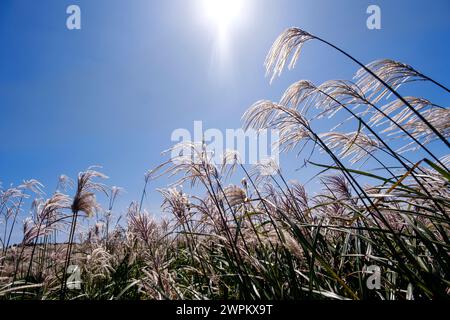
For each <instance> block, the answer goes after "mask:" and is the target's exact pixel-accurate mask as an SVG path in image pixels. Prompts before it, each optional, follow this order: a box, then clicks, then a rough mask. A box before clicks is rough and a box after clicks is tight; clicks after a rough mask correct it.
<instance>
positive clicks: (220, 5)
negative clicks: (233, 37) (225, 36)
mask: <svg viewBox="0 0 450 320" xmlns="http://www.w3.org/2000/svg"><path fill="white" fill-rule="evenodd" d="M243 1H244V0H203V7H204V10H205V13H206V15H207V18H208V19H210V20H211V21H213V22H215V23H216V24H217V25H218V26H219V27H220V28H225V27H228V26H229V25H230V24H231V23H233V22H235V21H236V20H237V19H238V18H239V17H240V15H241V13H242V9H243Z"/></svg>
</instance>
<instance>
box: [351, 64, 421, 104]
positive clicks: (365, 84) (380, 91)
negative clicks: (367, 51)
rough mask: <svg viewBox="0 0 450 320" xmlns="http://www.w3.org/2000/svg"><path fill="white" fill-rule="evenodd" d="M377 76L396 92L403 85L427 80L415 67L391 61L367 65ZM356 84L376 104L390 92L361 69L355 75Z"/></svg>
mask: <svg viewBox="0 0 450 320" xmlns="http://www.w3.org/2000/svg"><path fill="white" fill-rule="evenodd" d="M366 67H367V68H368V69H370V70H371V71H372V72H373V73H374V74H375V75H377V76H378V77H379V78H380V79H382V80H383V81H384V82H385V83H387V84H388V85H389V86H390V87H392V88H393V89H394V90H397V89H398V88H399V87H400V86H401V85H402V84H404V83H408V82H413V81H424V80H426V78H425V77H424V76H423V75H422V74H421V73H420V72H418V71H417V70H415V69H414V68H413V67H411V66H409V65H407V64H404V63H401V62H398V61H394V60H390V59H384V60H376V61H373V62H371V63H369V64H367V65H366ZM354 78H355V80H356V84H357V85H358V86H359V87H361V88H362V90H363V91H364V92H365V93H366V94H367V95H368V98H369V99H371V100H372V101H373V102H374V103H377V102H378V101H380V100H381V99H382V98H383V97H385V96H386V95H387V94H388V93H390V91H389V90H388V89H387V88H386V87H385V86H384V85H383V84H382V83H380V81H378V80H377V79H376V78H374V77H373V76H372V75H370V74H369V73H367V71H366V70H364V69H363V68H361V69H359V70H358V71H357V73H356V75H355V77H354Z"/></svg>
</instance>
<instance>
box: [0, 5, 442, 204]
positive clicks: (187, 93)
mask: <svg viewBox="0 0 450 320" xmlns="http://www.w3.org/2000/svg"><path fill="white" fill-rule="evenodd" d="M243 1H245V0H243ZM246 2H247V4H246V8H247V9H246V10H245V12H244V17H245V18H243V19H239V20H238V21H236V22H235V24H234V25H233V26H232V27H231V28H230V30H229V34H228V36H229V41H228V45H229V47H228V50H227V52H228V56H227V59H226V62H221V59H220V58H219V57H218V54H217V48H216V42H217V40H216V38H217V30H216V28H215V25H214V23H213V22H212V21H211V20H208V19H206V15H205V14H204V12H202V8H201V6H200V5H199V0H164V1H162V0H160V1H150V0H95V1H92V0H78V1H77V0H70V1H65V0H41V1H34V0H2V1H1V2H0V136H1V142H0V181H2V183H3V186H8V185H10V184H15V185H16V184H19V183H20V182H21V181H22V179H30V178H35V179H38V180H40V181H41V182H42V183H44V185H46V187H47V191H48V193H51V192H52V191H53V190H54V188H55V185H56V181H57V177H58V176H59V175H60V174H67V175H69V176H71V177H76V174H77V172H79V171H81V170H83V169H86V168H87V167H88V166H90V165H102V166H103V172H105V173H106V174H107V175H109V176H110V177H111V178H110V180H109V181H108V184H110V185H117V186H121V187H124V188H125V189H126V190H127V194H126V195H125V196H123V198H122V200H121V201H122V203H123V204H125V203H128V202H130V201H131V200H133V199H138V198H139V194H140V191H141V188H142V183H143V174H144V173H145V172H146V171H147V170H148V169H151V168H153V167H155V166H156V165H158V164H159V163H160V162H162V161H163V160H164V159H163V158H162V157H161V155H160V152H161V151H163V150H165V149H167V148H168V147H170V146H171V144H172V143H171V141H170V136H171V133H172V131H173V130H174V129H177V128H186V129H189V130H192V128H193V121H194V120H202V121H203V123H204V127H205V128H218V129H221V130H225V129H226V128H239V127H240V126H241V120H240V118H241V115H242V114H243V112H244V111H245V110H246V109H247V108H248V107H249V106H250V105H251V104H252V103H253V102H255V101H257V100H259V99H273V100H278V99H279V97H280V95H281V94H282V92H283V91H284V89H286V88H287V87H288V85H289V84H290V83H292V82H293V81H296V80H300V79H310V80H312V81H314V82H316V83H321V82H323V81H325V80H328V79H344V78H345V79H350V78H351V77H352V75H353V73H354V72H355V71H356V69H357V67H356V66H355V65H354V64H352V63H351V62H349V61H347V60H346V59H345V58H344V57H343V56H341V55H339V54H337V53H336V52H333V51H332V50H330V49H329V48H327V47H324V46H323V45H320V44H318V43H312V42H311V43H308V44H307V45H306V46H305V48H304V51H303V55H302V57H301V60H300V62H299V64H298V66H297V68H296V69H295V70H293V71H290V72H285V73H284V74H283V76H282V77H281V78H280V79H277V80H276V81H275V82H274V83H273V84H272V85H269V81H268V79H267V78H265V76H264V74H265V70H264V68H263V61H264V58H265V55H266V53H267V51H268V50H269V48H270V46H271V44H272V42H273V40H274V39H275V38H276V37H277V36H278V34H279V33H280V32H281V31H282V30H284V29H285V28H287V27H290V26H299V27H302V28H304V29H305V30H308V31H309V32H311V33H314V34H317V35H319V36H321V37H323V38H325V39H328V40H330V41H331V42H333V43H335V44H337V45H339V46H341V47H342V48H344V49H346V50H348V51H349V52H351V53H352V54H353V55H354V56H356V57H358V58H360V59H361V60H362V61H364V62H370V61H372V60H375V59H378V58H386V57H389V58H392V59H395V60H399V61H403V62H406V63H408V64H411V65H413V66H415V67H416V68H417V69H418V70H420V71H422V72H423V73H425V74H427V75H431V76H432V77H434V78H435V79H437V80H438V81H441V82H443V83H444V84H446V85H447V86H448V85H449V83H448V75H449V74H450V63H449V57H450V44H449V36H450V23H449V21H450V19H449V14H450V2H449V1H447V0H442V1H437V0H435V1H432V2H430V1H407V0H398V1H362V0H354V1H350V0H346V1H339V2H338V1H332V0H314V1H313V0H308V1H307V0H248V1H246ZM70 4H76V5H79V6H80V7H81V10H82V29H81V30H76V31H69V30H67V29H66V26H65V22H66V18H67V14H66V8H67V6H68V5H70ZM369 4H377V5H379V6H380V7H381V10H382V30H377V31H371V30H368V29H367V28H366V19H367V16H368V15H367V14H366V8H367V7H368V5H369ZM420 95H423V96H426V97H428V98H430V99H432V100H433V101H434V102H436V103H438V104H442V105H445V106H448V104H449V102H450V101H449V97H448V95H447V96H444V95H443V94H442V91H439V90H436V88H435V87H432V86H430V85H426V84H425V85H423V86H421V87H420ZM283 161H284V162H285V163H284V164H285V166H286V167H287V168H290V169H292V170H293V169H294V168H295V167H296V166H297V162H296V160H295V158H294V157H291V158H290V159H289V158H286V159H283ZM296 175H297V176H296ZM292 177H293V178H295V179H298V180H302V176H301V173H299V172H297V173H296V172H293V173H292ZM165 183H166V181H165V180H161V181H159V182H155V183H153V184H152V185H151V186H150V188H151V189H153V188H155V187H161V186H163V185H164V184H165ZM146 206H147V207H148V208H150V209H151V210H152V211H156V210H157V208H158V206H159V197H158V196H157V195H156V194H151V195H150V196H149V197H148V199H147V201H146Z"/></svg>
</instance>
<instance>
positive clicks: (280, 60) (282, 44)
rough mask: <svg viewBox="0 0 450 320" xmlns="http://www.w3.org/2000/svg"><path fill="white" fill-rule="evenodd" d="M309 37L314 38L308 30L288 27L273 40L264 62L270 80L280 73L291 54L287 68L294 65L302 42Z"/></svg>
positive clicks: (309, 38)
mask: <svg viewBox="0 0 450 320" xmlns="http://www.w3.org/2000/svg"><path fill="white" fill-rule="evenodd" d="M311 39H314V36H312V35H311V34H309V33H308V32H306V31H303V30H301V29H299V28H289V29H286V30H285V31H284V32H283V33H282V34H281V35H280V36H279V37H278V38H277V40H275V42H274V44H273V45H272V47H271V49H270V51H269V54H268V55H267V57H266V61H265V63H264V65H265V67H266V73H267V76H270V77H271V79H270V81H271V82H272V81H273V80H274V79H275V77H276V76H280V75H281V73H282V71H283V69H284V67H285V65H286V63H288V61H289V58H290V57H291V56H292V57H291V59H290V63H289V68H290V69H292V68H293V67H294V66H295V64H296V62H297V60H298V58H299V56H300V53H301V49H302V47H303V45H304V43H305V42H307V41H308V40H311Z"/></svg>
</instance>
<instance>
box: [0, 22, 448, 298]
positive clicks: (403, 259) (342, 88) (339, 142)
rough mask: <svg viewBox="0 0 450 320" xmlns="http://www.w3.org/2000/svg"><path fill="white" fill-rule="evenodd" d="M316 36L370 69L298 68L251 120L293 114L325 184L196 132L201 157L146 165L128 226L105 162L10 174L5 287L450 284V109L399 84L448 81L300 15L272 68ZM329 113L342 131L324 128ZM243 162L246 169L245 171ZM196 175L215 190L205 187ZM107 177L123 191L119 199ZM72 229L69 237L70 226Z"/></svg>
mask: <svg viewBox="0 0 450 320" xmlns="http://www.w3.org/2000/svg"><path fill="white" fill-rule="evenodd" d="M309 40H318V41H320V42H322V43H325V44H327V45H328V46H330V47H331V48H333V49H335V50H337V51H338V52H340V53H343V54H344V55H346V56H347V57H349V59H350V60H351V61H353V62H356V63H357V64H358V65H360V67H361V69H360V70H359V71H358V72H357V74H356V76H355V79H356V82H355V83H353V82H351V81H343V80H333V81H327V82H325V83H323V84H321V85H318V86H316V85H315V84H313V83H312V82H310V81H306V80H301V81H298V82H296V83H295V84H293V85H292V86H290V87H289V88H288V89H287V91H286V92H285V93H284V95H283V97H282V99H281V100H280V101H279V102H272V101H267V100H261V101H259V102H257V103H255V104H254V105H253V106H252V107H250V109H249V110H248V111H247V112H246V113H245V114H244V116H243V121H244V128H254V129H257V130H259V129H278V130H279V131H280V137H281V146H282V150H283V151H285V152H292V151H294V152H296V153H297V155H298V156H300V157H301V160H302V161H301V163H300V165H308V166H309V167H311V168H317V170H318V173H317V175H316V176H315V178H314V181H317V182H318V183H320V185H321V187H322V188H321V192H319V193H317V194H314V195H310V194H308V192H307V188H306V187H305V185H302V184H299V183H297V182H290V181H289V182H288V179H287V178H286V177H284V174H283V170H282V168H279V167H277V166H276V165H274V164H273V163H262V164H260V165H258V166H255V167H254V168H248V167H247V166H245V165H243V164H242V163H241V162H240V157H239V155H238V154H237V153H236V152H233V151H229V152H228V153H227V154H226V155H225V156H224V159H223V163H222V164H215V163H213V162H212V161H211V157H210V156H209V155H208V153H207V152H206V150H205V146H204V145H201V144H200V145H199V144H195V143H186V145H184V146H183V147H184V148H186V147H188V148H191V149H192V150H193V151H194V153H195V158H194V159H192V158H188V157H183V156H182V155H180V157H179V159H172V160H176V161H167V162H164V163H163V164H162V165H161V166H159V167H158V168H156V169H155V170H152V171H150V172H148V173H147V174H146V175H145V186H144V189H143V192H142V195H141V201H140V202H136V203H132V204H131V205H130V206H129V209H128V212H127V213H126V214H125V215H124V217H125V219H126V223H124V224H121V225H120V224H116V225H115V226H114V227H112V228H111V221H110V220H111V212H112V211H113V210H114V208H113V207H114V202H115V200H116V198H117V197H118V196H119V193H120V189H119V188H116V187H113V188H108V187H107V186H106V185H103V184H100V183H99V182H98V181H97V179H104V178H106V176H104V175H103V174H101V173H99V172H97V171H95V170H93V168H90V169H88V170H87V171H86V172H82V173H80V175H79V177H78V180H77V184H76V186H75V183H74V182H73V181H72V180H70V179H69V178H68V177H65V176H62V177H61V178H60V183H59V186H58V190H56V191H55V193H54V194H53V195H52V196H51V197H49V199H47V200H44V199H42V198H43V190H42V185H41V184H40V183H39V182H37V181H34V180H31V181H27V182H25V183H24V184H23V185H21V186H19V187H17V188H10V189H1V191H0V213H1V216H2V226H3V228H4V229H3V230H4V231H3V232H2V235H1V236H0V237H1V244H2V252H1V256H0V263H1V265H0V297H1V298H2V299H66V298H69V299H383V300H384V299H401V300H403V299H416V300H422V299H437V298H444V299H448V298H449V293H450V255H449V248H450V241H449V227H450V224H449V223H450V218H449V211H450V210H449V208H450V206H449V204H450V189H449V186H450V173H449V170H448V166H449V162H450V161H449V159H450V156H449V155H448V154H447V151H448V146H449V143H448V138H449V135H450V129H449V128H450V117H449V111H448V109H446V108H442V107H440V106H438V105H436V104H434V103H432V102H430V101H428V100H427V99H425V98H416V97H403V96H401V95H400V94H399V92H398V91H397V89H398V88H399V86H400V85H404V86H405V87H407V84H408V83H409V82H411V81H430V82H432V83H434V84H435V85H437V86H438V87H439V90H441V89H443V90H444V91H446V93H445V94H448V89H446V88H445V87H444V86H443V85H441V84H439V83H437V82H436V81H434V80H432V79H431V78H429V77H427V76H425V75H423V74H421V73H420V72H418V71H416V70H415V69H414V68H412V67H410V66H408V65H405V64H402V63H399V62H395V61H391V60H380V61H376V62H373V63H370V64H368V65H367V66H365V65H362V64H361V63H360V62H359V61H358V60H356V59H355V58H353V57H352V56H350V55H349V54H348V53H346V52H344V51H342V50H341V49H339V48H337V47H336V46H334V45H333V44H331V43H329V42H327V41H325V40H323V39H320V38H318V37H316V36H313V35H311V34H309V33H307V32H305V31H303V30H300V29H297V28H291V29H288V30H286V31H285V32H284V33H283V34H282V35H281V36H280V37H279V38H278V39H277V40H276V42H275V43H274V45H273V47H272V49H271V50H270V52H269V55H268V57H267V59H266V67H267V73H268V75H269V76H271V79H272V80H274V78H275V77H276V76H277V75H279V74H280V73H281V72H282V71H283V68H284V67H285V65H286V64H288V63H290V64H289V65H290V67H294V66H295V64H296V62H297V61H298V59H299V56H300V50H301V48H302V46H303V44H304V43H305V42H307V41H309ZM341 115H342V116H341ZM337 119H341V120H337ZM342 119H345V120H344V121H342ZM318 122H320V123H321V126H320V127H321V128H323V127H324V126H326V125H328V126H329V127H330V129H329V131H324V132H317V131H316V129H315V128H316V123H318ZM431 143H434V144H435V146H433V147H431V146H430V144H431ZM440 145H442V147H440ZM435 150H437V151H435ZM411 151H414V153H412V152H411ZM418 156H420V157H419V158H421V159H422V160H420V161H417V160H416V161H413V160H412V159H417V158H418ZM319 162H320V163H319ZM374 168H376V170H375V169H374ZM267 172H271V173H273V174H272V175H267V174H265V173H267ZM160 175H168V176H171V177H174V178H176V179H178V180H177V181H176V182H175V183H174V184H173V185H172V186H171V187H169V188H166V189H161V190H157V191H158V192H160V193H161V195H162V196H163V198H164V200H163V203H162V209H163V211H164V212H165V213H166V215H167V218H159V219H156V218H155V217H153V216H152V215H151V214H149V213H148V212H147V211H146V210H145V209H143V208H142V203H143V199H144V196H145V194H146V192H147V190H146V188H147V185H148V182H149V181H150V180H151V179H155V178H157V177H159V176H160ZM231 177H244V178H243V179H242V182H241V185H236V184H232V183H231V181H230V179H231ZM181 184H189V185H190V186H195V187H196V189H195V190H203V193H201V192H200V191H199V192H198V193H197V194H196V195H189V194H187V193H185V192H184V191H183V189H182V188H180V187H179V186H180V185H181ZM74 188H75V190H74V195H73V196H70V195H68V194H70V191H71V190H72V189H74ZM99 192H100V193H104V194H105V195H107V196H108V198H109V204H108V207H107V209H105V210H104V209H102V208H101V207H100V206H99V205H98V203H97V201H96V194H97V193H99ZM28 198H33V199H34V201H33V206H32V209H33V214H32V215H31V216H30V217H29V218H27V220H25V222H24V224H23V241H22V243H21V244H20V245H17V246H10V238H11V234H12V232H13V230H14V229H17V227H18V226H17V216H18V215H19V213H20V212H21V211H22V210H24V200H26V199H28ZM94 213H96V215H95V217H96V218H95V219H96V220H95V223H94V224H93V226H92V227H91V229H90V230H88V231H87V232H81V229H80V226H79V224H78V223H77V218H78V217H79V216H80V215H85V216H86V217H90V219H94V218H93V216H94ZM63 232H67V234H68V242H67V243H66V244H64V245H63V244H58V243H57V241H56V240H57V239H58V234H59V235H60V236H61V234H63ZM76 240H78V241H76ZM70 264H76V265H78V266H79V267H80V269H81V281H82V284H81V289H79V290H70V288H67V286H66V281H64V280H65V279H67V278H68V275H67V274H66V273H67V270H68V267H69V265H70ZM370 265H377V266H379V267H380V268H381V270H382V280H381V288H380V289H378V290H369V288H368V287H367V285H366V279H367V277H368V274H367V271H366V270H367V267H368V266H370Z"/></svg>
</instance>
